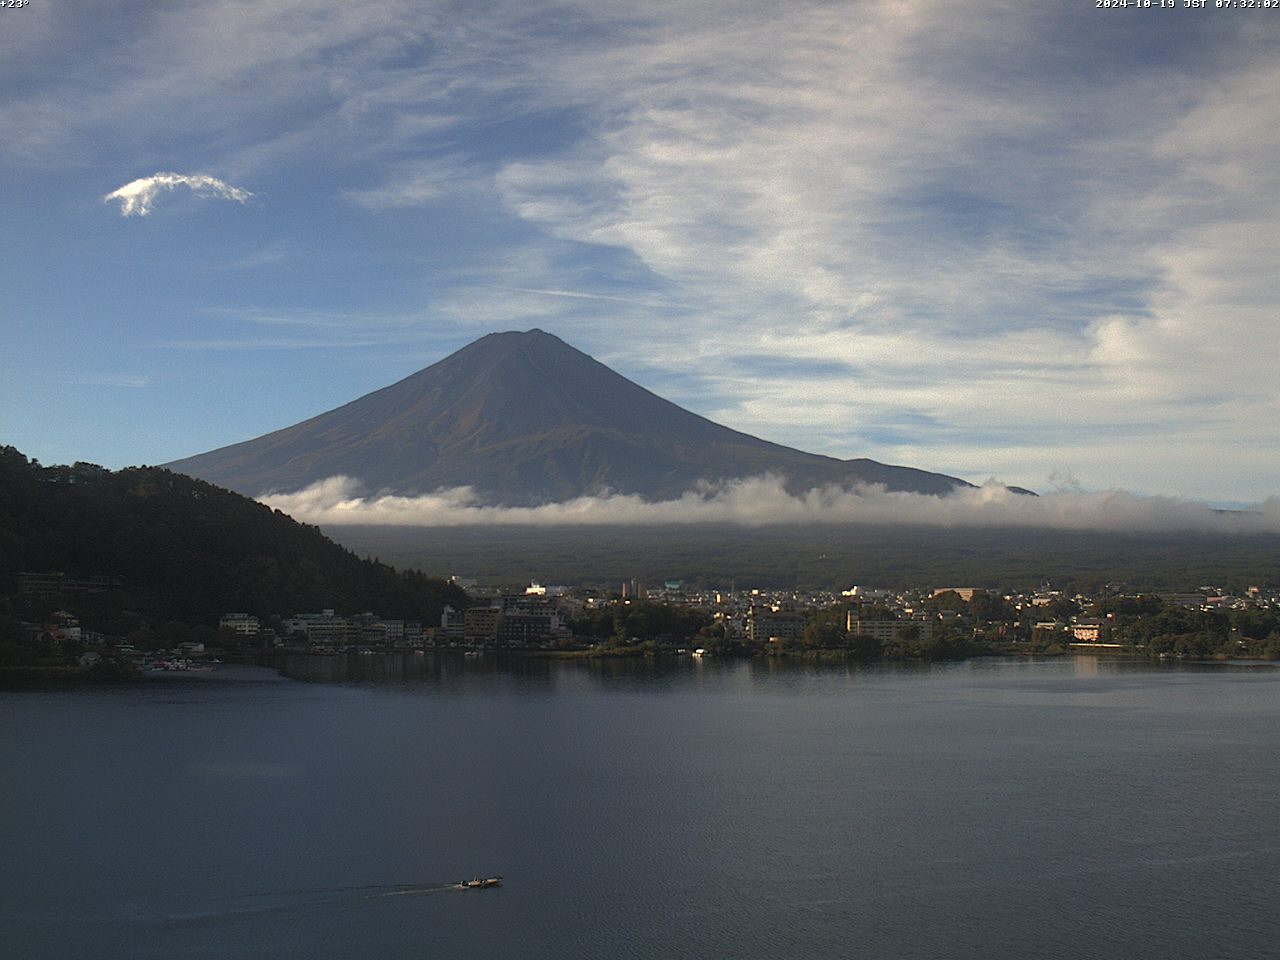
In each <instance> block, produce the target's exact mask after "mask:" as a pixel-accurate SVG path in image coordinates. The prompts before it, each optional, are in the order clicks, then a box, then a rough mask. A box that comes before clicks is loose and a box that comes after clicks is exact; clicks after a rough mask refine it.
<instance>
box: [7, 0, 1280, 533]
mask: <svg viewBox="0 0 1280 960" xmlns="http://www.w3.org/2000/svg"><path fill="white" fill-rule="evenodd" d="M0 13H2V14H3V28H4V29H3V30H0V57H3V62H4V63H5V65H6V71H5V74H6V84H7V91H6V98H5V101H4V103H3V104H0V154H2V155H3V157H4V164H5V169H6V172H7V174H8V175H7V176H6V177H5V178H3V179H2V181H0V191H2V193H0V203H2V204H3V206H4V209H5V210H6V212H7V217H6V227H7V230H6V233H7V235H8V237H9V240H10V242H9V244H8V246H7V250H6V256H5V257H4V258H3V265H2V266H0V288H3V289H4V290H5V294H4V296H3V298H2V299H0V310H3V312H4V317H5V320H4V322H5V329H6V349H5V350H4V351H3V352H2V359H0V381H2V382H3V386H0V400H2V402H3V406H4V409H5V411H6V413H5V417H4V421H3V424H2V426H3V432H4V437H3V438H2V439H3V440H4V442H7V443H12V444H13V445H14V446H17V447H18V448H20V449H22V450H23V451H24V452H25V453H27V454H29V455H32V456H36V457H39V458H40V459H41V460H43V461H45V462H48V463H52V462H70V461H74V460H88V461H93V462H98V463H102V464H104V465H106V466H109V467H113V468H116V467H121V466H124V465H127V464H131V463H161V462H166V461H169V460H173V459H177V458H179V457H184V456H188V455H190V454H193V453H197V452H200V451H204V450H209V449H212V448H214V447H219V446H223V445H225V444H229V443H234V442H236V441H240V440H245V439H248V438H250V437H254V436H257V435H260V434H262V433H266V432H268V431H270V430H274V429H277V428H280V427H284V426H287V425H289V424H292V423H295V422H297V421H300V420H303V419H305V418H307V417H310V416H312V415H314V414H317V413H320V412H321V411H324V410H327V409H330V408H332V407H335V406H338V405H340V404H342V403H345V402H347V401H349V400H351V399H353V398H355V397H357V396H360V395H362V394H364V393H367V392H369V391H371V390H374V389H377V388H379V387H381V386H384V385H386V384H388V383H391V382H393V381H396V380H398V379H400V378H402V377H404V376H406V375H408V374H410V373H412V372H413V371H414V370H417V369H419V368H421V367H425V366H427V365H429V364H431V363H433V362H435V361H437V360H439V359H441V358H442V357H444V356H446V355H447V354H449V353H451V352H453V351H454V350H456V349H457V348H459V347H461V346H463V345H464V344H466V343H468V342H470V341H472V340H474V339H476V338H477V337H479V336H481V335H483V334H485V333H488V332H490V331H494V330H508V329H525V328H528V327H532V326H539V327H541V328H543V329H546V330H549V331H551V332H554V333H556V334H557V335H559V336H561V337H563V338H564V339H565V340H567V341H568V342H570V343H572V344H574V345H575V346H577V347H579V348H581V349H582V350H585V351H586V352H588V353H590V354H591V355H593V356H595V357H596V358H597V359H599V360H601V361H602V362H604V363H606V364H608V365H609V366H610V367H612V368H613V369H615V370H617V371H618V372H620V373H622V374H624V375H626V376H628V377H630V378H631V379H633V380H635V381H636V382H638V383H640V384H642V385H643V386H645V387H648V388H649V389H651V390H653V391H654V392H656V393H658V394H660V395H662V396H665V397H667V398H668V399H670V400H672V401H674V402H676V403H678V404H680V405H681V406H684V407H686V408H688V409H691V410H693V411H696V412H697V413H700V414H702V415H704V416H706V417H709V418H711V419H713V420H716V421H717V422H720V423H723V424H726V425H728V426H730V427H733V428H735V429H739V430H743V431H746V432H748V433H752V434H755V435H757V436H762V437H764V438H766V439H769V440H773V441H776V442H778V443H782V444H786V445H788V446H793V447H798V448H800V449H803V450H808V451H812V452H816V453H823V454H828V455H831V456H837V457H842V458H848V457H857V456H865V457H871V458H874V459H877V460H880V461H884V462H887V463H897V464H906V465H909V466H913V467H919V468H923V469H927V470H935V471H940V472H944V473H947V474H951V475H954V476H959V477H963V478H965V479H967V480H969V481H971V482H974V483H977V484H982V483H983V481H984V480H986V479H987V478H995V479H997V480H998V481H1000V482H1001V483H1003V484H1016V485H1020V486H1024V487H1029V488H1031V489H1034V490H1037V491H1039V492H1041V493H1054V492H1055V491H1064V493H1062V494H1061V497H1062V498H1060V499H1056V500H1055V498H1053V497H1044V498H1042V500H1043V501H1044V502H1043V503H1041V504H1040V505H1031V504H1029V503H1028V502H1025V501H1018V500H1015V501H1010V502H1011V503H1012V506H1010V507H1008V510H1011V511H1022V512H1023V513H1026V512H1028V511H1030V512H1035V511H1040V513H1039V514H1037V516H1040V517H1041V519H1043V518H1044V517H1048V518H1050V519H1052V517H1053V516H1054V515H1055V514H1058V515H1061V514H1064V512H1065V513H1067V514H1070V513H1071V512H1072V511H1076V512H1077V513H1079V514H1081V515H1083V514H1084V513H1087V512H1088V511H1090V510H1093V509H1095V508H1098V509H1103V511H1104V512H1103V513H1102V514H1099V515H1097V516H1102V517H1106V516H1108V514H1106V512H1105V510H1106V509H1110V510H1112V514H1113V515H1114V516H1116V517H1120V516H1123V517H1128V518H1130V519H1131V521H1132V523H1133V524H1134V525H1137V526H1142V525H1143V524H1144V523H1149V522H1150V521H1149V520H1144V519H1143V517H1148V518H1149V517H1153V516H1157V515H1158V516H1160V517H1162V518H1169V517H1172V518H1175V519H1174V520H1171V521H1169V522H1173V523H1175V524H1181V523H1186V524H1187V525H1189V526H1193V527H1198V528H1204V529H1218V528H1219V527H1222V526H1230V525H1232V524H1235V525H1237V526H1239V525H1241V524H1243V525H1244V526H1245V527H1247V528H1249V529H1265V530H1274V529H1275V528H1276V519H1275V517H1276V510H1275V506H1274V501H1272V502H1271V503H1270V504H1269V505H1268V506H1266V507H1265V508H1264V509H1263V510H1261V511H1259V512H1257V513H1254V514H1252V515H1251V518H1247V519H1245V520H1239V519H1226V520H1223V519H1222V518H1221V515H1220V514H1214V513H1212V512H1211V511H1209V510H1208V509H1206V508H1203V507H1196V506H1193V505H1191V504H1188V503H1185V502H1183V500H1195V501H1205V502H1209V503H1218V504H1222V503H1231V504H1260V503H1263V502H1264V501H1266V500H1267V498H1268V497H1270V496H1272V495H1273V494H1275V493H1277V489H1276V486H1275V466H1276V454H1277V447H1278V446H1280V416H1278V415H1277V414H1280V381H1277V378H1276V377H1275V370H1276V360H1277V356H1276V350H1275V346H1274V333H1273V327H1274V321H1275V319H1276V317H1275V314H1276V304H1277V303H1278V302H1280V279H1278V278H1280V271H1277V270H1276V269H1275V264H1274V257H1275V254H1274V251H1275V249H1276V243H1275V241H1276V239H1277V238H1280V189H1278V187H1280V184H1277V173H1276V170H1275V164H1274V157H1275V156H1276V154H1277V152H1278V150H1277V148H1278V147H1280V144H1277V142H1276V141H1277V138H1280V105H1278V104H1277V100H1276V97H1275V96H1274V91H1275V90H1276V89H1277V86H1278V83H1277V81H1280V64H1277V61H1276V59H1275V56H1274V50H1275V40H1276V34H1277V30H1278V29H1280V17H1277V16H1275V15H1274V11H1271V10H1257V11H1253V12H1249V11H1242V12H1235V11H1218V10H1214V9H1194V10H1193V9H1184V8H1182V7H1178V8H1176V9H1172V10H1157V9H1151V10H1145V11H1142V10H1138V11H1135V10H1130V11H1116V10H1101V9H1096V8H1095V7H1094V6H1093V5H1092V4H1077V5H1058V6H1054V7H1051V8H1045V9H1041V8H1030V7H1026V6H1023V5H1016V4H1008V3H1004V2H979V3H966V4H963V5H941V6H939V5H930V4H910V3H897V2H855V3H841V4H823V3H797V4H788V5H786V6H785V7H784V8H782V9H776V8H773V7H770V6H762V5H758V4H752V3H732V2H715V0H700V2H697V3H694V4H674V3H661V2H659V3H646V4H641V5H637V4H621V3H611V2H596V0H593V2H591V3H582V4H575V3H560V4H555V5H551V4H541V3H534V4H529V3H519V4H516V3H506V2H497V3H493V4H487V5H485V6H484V7H483V8H475V7H471V6H456V5H450V4H425V5H424V4H409V3H389V4H379V5H377V6H373V7H370V6H355V7H343V6H341V5H332V4H324V5H321V4H314V3H310V2H271V0H266V2H254V3H248V2H235V0H232V2H228V3H221V4H217V5H208V4H196V3H190V2H177V3H172V4H165V5H162V6H161V5H153V4H145V3H143V4H138V3H124V4H111V5H107V6H101V5H96V4H88V3H83V2H64V3H51V2H33V3H30V4H28V5H27V6H25V7H23V8H20V9H10V10H5V11H0ZM755 482H756V483H757V487H754V488H751V490H752V491H754V492H755V493H757V494H759V495H760V496H761V497H762V498H764V499H761V500H758V501H757V502H756V504H755V505H754V506H753V508H752V509H754V510H756V511H757V512H758V511H759V510H760V509H762V508H763V507H762V505H767V504H768V503H770V502H773V501H770V500H769V499H768V497H769V496H774V498H775V501H776V494H777V493H778V491H777V490H772V491H771V490H770V489H769V487H768V481H767V480H763V479H761V480H757V481H755ZM335 483H341V481H333V483H331V484H330V486H329V487H327V488H325V491H327V494H326V495H328V500H326V501H324V502H323V503H320V501H319V500H317V499H316V497H317V495H316V494H315V493H314V492H313V493H312V495H311V496H312V501H311V502H310V506H311V507H313V508H315V509H317V510H328V511H329V513H328V514H327V515H326V519H327V521H328V522H336V521H334V519H333V511H334V510H335V509H337V508H338V507H337V506H335V505H340V504H341V503H343V502H350V501H352V500H353V499H358V498H359V497H365V498H373V499H368V500H367V502H369V503H374V502H376V495H377V491H374V490H366V491H360V492H357V491H355V490H353V489H352V488H349V487H348V488H343V487H338V486H334V484H335ZM1117 488H1120V489H1124V490H1128V491H1132V494H1114V493H1104V491H1111V490H1114V489H1117ZM744 490H745V488H736V489H734V490H728V491H720V492H713V493H710V494H706V495H705V496H703V498H702V499H703V501H704V502H712V503H713V504H715V505H716V506H715V507H714V510H719V511H720V512H722V513H732V512H733V510H734V509H735V508H734V507H733V505H732V502H733V498H734V497H737V498H739V501H740V500H741V498H742V497H743V496H745V493H744ZM322 492H323V491H322ZM748 492H750V491H748ZM1149 495H1162V496H1163V497H1164V498H1166V499H1159V500H1154V501H1153V500H1149V499H1143V497H1146V496H1149ZM442 496H443V497H444V498H445V499H446V500H447V499H448V498H449V497H452V498H453V500H452V505H453V506H454V507H458V506H459V505H461V506H462V507H464V508H465V506H466V504H465V502H464V501H462V500H460V499H459V498H462V497H465V494H459V493H458V492H457V491H454V492H453V493H447V494H443V495H442ZM847 496H853V495H847ZM966 496H967V497H969V499H971V500H974V501H975V502H976V503H979V504H981V503H991V502H994V501H995V500H999V499H1000V496H1001V495H1000V494H999V492H998V488H996V487H984V488H982V490H981V491H979V492H978V493H973V494H966ZM275 502H277V503H281V504H282V505H284V504H283V502H281V501H275ZM593 502H594V503H595V504H596V506H588V507H587V508H586V509H587V510H588V511H589V510H591V509H597V508H598V507H599V505H600V501H599V499H598V498H597V500H596V501H593ZM797 502H798V503H800V506H796V505H795V504H781V505H780V507H779V509H784V510H787V511H791V512H792V513H794V512H795V511H796V510H803V509H804V507H803V503H802V502H801V501H797ZM884 503H885V501H881V506H883V505H884ZM1054 503H1056V504H1058V506H1057V507H1054V506H1053V504H1054ZM840 504H843V506H840ZM840 504H837V506H836V507H834V508H833V509H836V510H837V512H836V513H832V514H828V515H829V516H837V515H840V514H839V513H838V510H839V509H845V510H846V512H847V510H853V509H864V508H866V505H867V501H866V499H865V498H864V500H862V501H858V500H856V499H854V500H847V501H840ZM849 504H852V505H853V506H852V507H850V506H849ZM1099 504H1101V505H1103V506H1102V507H1099V506H1098V505H1099ZM288 505H290V506H291V507H292V508H294V509H297V510H299V511H300V515H302V516H303V517H304V518H308V519H310V518H314V517H315V516H317V515H316V514H312V515H310V516H308V515H307V513H306V508H307V505H305V504H302V503H301V502H299V501H291V502H290V503H289V504H288ZM1108 505H1109V506H1108ZM604 506H605V507H606V508H607V509H608V510H610V511H614V519H615V520H616V519H617V512H618V511H621V512H622V514H623V515H626V513H627V511H628V510H629V509H630V506H629V505H628V504H627V503H625V502H621V501H617V500H615V501H614V502H612V503H605V504H604ZM694 506H697V504H695V505H694ZM919 506H920V505H919V504H913V505H912V506H911V510H913V511H915V510H917V509H918V508H919ZM956 506H959V503H958V502H957V504H956ZM378 508H379V509H381V510H383V511H384V512H385V511H386V510H393V509H397V507H396V505H395V504H393V503H382V504H380V505H379V507H378ZM417 509H418V510H419V515H420V516H421V517H424V518H431V517H436V516H438V515H441V514H440V511H436V513H432V512H431V511H432V510H433V509H434V508H433V507H432V505H431V504H430V503H426V504H419V505H418V507H417ZM652 509H653V508H652V507H648V506H644V505H642V506H641V507H637V508H636V511H633V512H637V513H640V512H643V511H644V510H652ZM662 509H663V510H665V512H666V514H671V513H672V512H678V511H679V510H681V509H682V508H681V507H679V506H678V505H677V506H674V507H666V508H662ZM699 509H703V508H701V507H699ZM879 509H880V507H876V508H875V510H879ZM886 509H887V508H886ZM938 509H939V510H940V511H942V512H944V513H946V512H947V511H949V510H950V509H951V508H950V507H940V508H938ZM572 510H573V508H572V507H563V508H561V513H562V514H564V513H566V512H567V513H572ZM423 511H425V512H423ZM713 512H714V511H713ZM873 512H874V510H873ZM453 515H454V516H466V514H465V512H464V513H461V514H458V513H456V511H455V514H453ZM1188 515H1194V516H1193V521H1186V520H1185V519H1176V518H1185V517H1187V516H1188ZM472 516H473V517H474V515H472ZM1135 517H1136V518H1137V519H1133V518H1135ZM720 518H721V519H723V518H724V517H720ZM876 519H883V516H880V515H879V514H877V515H876ZM939 522H954V521H953V520H950V519H948V517H945V516H944V517H942V518H941V519H940V520H939ZM1064 522H1065V521H1064ZM1091 522H1094V523H1100V522H1106V521H1100V520H1097V519H1095V520H1093V521H1091ZM1117 522H1119V521H1117ZM1161 522H1164V521H1163V520H1162V521H1161ZM1049 525H1054V524H1053V523H1049ZM1121 525H1123V524H1121ZM1215 525H1216V526H1215Z"/></svg>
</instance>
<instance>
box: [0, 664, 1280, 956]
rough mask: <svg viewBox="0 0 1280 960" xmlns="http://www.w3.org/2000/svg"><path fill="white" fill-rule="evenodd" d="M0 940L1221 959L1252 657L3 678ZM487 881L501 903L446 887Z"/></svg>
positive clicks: (1259, 723)
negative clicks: (1215, 662) (387, 678)
mask: <svg viewBox="0 0 1280 960" xmlns="http://www.w3.org/2000/svg"><path fill="white" fill-rule="evenodd" d="M0 729H2V730H3V737H2V738H0V739H2V741H3V742H2V744H0V770H3V781H0V951H3V953H4V955H5V956H6V957H14V958H46V957H47V958H59V960H65V958H80V957H83V958H113V960H114V958H126V957H147V958H151V957H154V958H166V960H168V958H175V957H183V958H188V957H192V958H204V957H208V958H220V960H221V958H241V957H243V958H250V957H252V958H255V960H257V958H273V957H298V958H304V957H305V958H347V957H352V958H356V957H359V958H363V957H371V958H399V957H413V958H423V957H446V956H447V957H457V958H467V957H477V958H557V960H563V958H576V957H582V958H588V957H589V958H599V957H620V958H637V960H640V958H643V960H650V958H664V960H665V958H681V957H735V958H781V957H787V958H805V960H809V958H824V957H831V958H836V957H839V958H917V957H918V958H983V960H992V958H995V960H1003V958H1008V960H1015V958H1016V960H1027V958H1040V957H1062V958H1070V960H1079V958H1112V957H1114V958H1125V960H1132V958H1146V957H1151V958H1183V957H1185V958H1197V960H1201V958H1245V957H1249V958H1253V957H1258V958H1262V957H1268V958H1270V957H1274V956H1276V951H1277V943H1280V917H1278V914H1277V907H1276V904H1277V902H1278V901H1280V818H1278V817H1277V813H1276V809H1277V800H1278V798H1280V749H1277V744H1278V743H1280V670H1277V669H1276V668H1274V667H1270V666H1257V667H1243V666H1202V667H1192V666H1181V667H1167V668H1165V667H1153V666H1147V665H1138V664H1131V663H1121V662H1117V661H1108V660H1094V659H1091V658H1065V659H1057V660H1050V661H1044V662H1029V661H1022V660H1019V661H1006V660H981V661H973V662H969V663H963V664H954V665H946V666H938V667H932V668H915V669H854V668H850V669H844V668H829V667H827V668H816V669H815V668H806V667H803V666H796V665H771V664H767V663H745V662H698V663H694V662H690V661H682V662H680V663H679V664H673V665H670V666H668V667H666V668H658V669H653V668H650V667H646V666H644V665H642V664H635V663H609V664H582V663H548V662H536V663H532V664H526V665H525V666H523V667H520V668H511V669H508V670H499V669H496V668H495V667H494V666H493V665H491V664H485V663H476V662H474V661H471V662H466V663H463V662H462V661H450V662H448V663H445V664H443V665H442V666H441V669H440V670H439V672H438V674H437V675H435V676H431V677H428V678H424V679H421V680H415V681H413V682H411V683H404V684H400V685H395V686H377V687H375V686H322V685H314V684H302V683H296V682H293V681H289V680H284V679H282V678H279V677H277V676H275V675H274V674H273V673H271V672H270V671H265V670H255V669H252V668H227V669H223V670H222V671H220V672H218V673H217V674H214V675H210V676H206V677H193V678H186V679H184V680H182V681H181V682H158V683H155V684H151V685H144V686H135V687H128V688H120V689H103V690H88V691H74V692H4V693H0ZM477 873H480V874H493V873H498V874H503V875H504V876H505V877H506V884H505V885H504V886H503V887H502V888H501V889H494V890H474V891H459V890H456V889H449V888H448V887H447V885H448V884H449V883H451V882H453V881H456V880H458V879H461V878H463V877H470V876H472V875H474V874H477Z"/></svg>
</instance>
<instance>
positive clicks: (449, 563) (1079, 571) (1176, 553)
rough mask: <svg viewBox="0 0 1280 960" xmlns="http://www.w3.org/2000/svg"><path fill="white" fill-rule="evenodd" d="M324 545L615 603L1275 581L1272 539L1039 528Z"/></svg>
mask: <svg viewBox="0 0 1280 960" xmlns="http://www.w3.org/2000/svg"><path fill="white" fill-rule="evenodd" d="M325 532H326V533H328V534H329V535H330V536H332V537H333V538H334V539H335V540H338V541H339V542H340V543H343V544H345V545H346V546H348V547H350V548H351V549H353V550H355V551H357V552H358V553H360V554H362V555H373V556H378V557H380V558H381V559H382V560H384V561H386V562H388V563H391V564H394V565H396V566H411V567H416V568H419V569H423V570H429V571H433V572H438V573H448V574H460V575H466V576H474V577H479V578H481V579H482V581H484V582H487V583H499V584H501V583H509V584H512V585H519V584H521V583H527V582H528V581H529V580H538V581H541V582H543V583H557V584H558V583H565V584H572V585H579V584H580V585H585V586H597V587H603V588H609V589H613V590H617V589H618V586H619V584H620V583H621V582H622V581H623V580H624V579H632V578H635V579H637V580H641V581H643V582H644V583H645V584H647V585H648V586H650V587H655V586H660V585H661V584H662V582H663V581H664V580H682V581H684V583H685V584H686V585H687V586H709V587H716V588H728V587H730V586H732V585H734V584H736V586H737V587H738V588H739V589H743V588H750V587H760V588H770V589H786V588H792V587H804V588H812V589H843V588H847V587H849V586H852V585H854V584H861V585H863V586H871V587H888V586H902V587H945V586H955V585H962V586H978V587H988V588H1005V589H1030V588H1034V587H1037V586H1039V585H1041V584H1043V583H1046V582H1050V583H1052V584H1054V586H1056V587H1059V588H1063V589H1074V590H1080V591H1083V592H1089V591H1092V590H1095V589H1097V588H1098V587H1100V586H1102V585H1104V584H1108V583H1110V584H1115V585H1117V586H1119V587H1122V588H1126V589H1129V590H1132V591H1134V592H1141V591H1154V590H1164V591H1170V590H1172V591H1182V590H1190V589H1194V588H1195V587H1197V586H1200V585H1202V584H1212V585H1214V586H1222V587H1227V588H1231V589H1236V590H1242V589H1244V588H1245V587H1247V586H1251V585H1274V584H1276V582H1277V580H1280V535H1275V534H1270V535H1229V534H1215V535H1208V534H1193V533H1162V534H1138V533H1102V532H1092V531H1063V530H1038V529H969V528H948V529H943V528H937V527H913V526H898V527H888V526H871V525H854V524H849V525H831V524H824V525H812V526H783V525H775V526H761V527H741V526H731V525H726V524H699V525H685V526H663V527H628V526H617V527H517V526H510V527H496V526H495V527H446V528H433V529H430V530H424V529H420V528H405V527H370V526H363V527H360V526H351V527H346V526H332V527H327V528H326V529H325Z"/></svg>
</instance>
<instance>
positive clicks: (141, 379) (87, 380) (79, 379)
mask: <svg viewBox="0 0 1280 960" xmlns="http://www.w3.org/2000/svg"><path fill="white" fill-rule="evenodd" d="M62 382H63V383H68V384H76V385H79V386H86V387H121V388H124V389H128V390H140V389H142V388H143V387H149V386H150V385H151V378H150V377H145V376H142V375H140V374H133V373H86V374H81V375H80V376H76V377H67V378H65V379H64V380H63V381H62Z"/></svg>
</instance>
